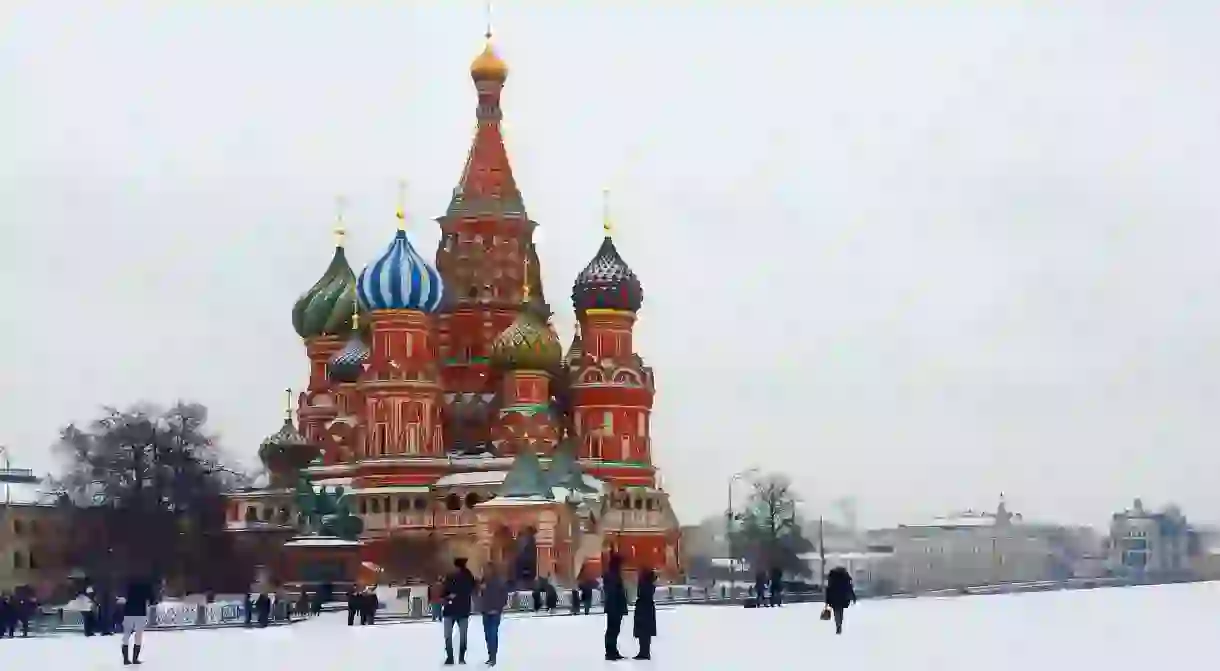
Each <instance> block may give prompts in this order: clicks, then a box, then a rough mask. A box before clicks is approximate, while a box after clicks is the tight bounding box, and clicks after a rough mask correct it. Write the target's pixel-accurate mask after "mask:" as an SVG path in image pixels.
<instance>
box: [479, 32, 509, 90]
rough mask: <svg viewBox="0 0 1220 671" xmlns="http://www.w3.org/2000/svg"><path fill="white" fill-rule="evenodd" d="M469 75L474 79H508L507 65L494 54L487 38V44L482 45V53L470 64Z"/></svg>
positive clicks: (494, 51)
mask: <svg viewBox="0 0 1220 671" xmlns="http://www.w3.org/2000/svg"><path fill="white" fill-rule="evenodd" d="M470 76H471V77H473V78H474V80H475V81H479V80H483V79H498V80H500V81H504V80H505V79H508V65H507V64H506V63H505V62H504V60H503V59H501V58H500V57H499V56H498V55H496V50H495V49H492V48H491V40H487V46H485V47H483V53H481V54H479V55H478V56H476V57H475V59H474V61H473V62H472V63H471V64H470Z"/></svg>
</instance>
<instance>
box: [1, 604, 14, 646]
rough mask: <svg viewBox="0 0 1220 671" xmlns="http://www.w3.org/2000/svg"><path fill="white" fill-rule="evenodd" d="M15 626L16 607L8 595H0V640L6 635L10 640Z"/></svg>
mask: <svg viewBox="0 0 1220 671" xmlns="http://www.w3.org/2000/svg"><path fill="white" fill-rule="evenodd" d="M16 626H17V606H16V604H14V603H13V599H12V598H11V597H10V596H9V595H7V594H0V638H4V636H5V635H6V634H7V635H8V637H9V638H12V637H13V630H14V629H15V628H16Z"/></svg>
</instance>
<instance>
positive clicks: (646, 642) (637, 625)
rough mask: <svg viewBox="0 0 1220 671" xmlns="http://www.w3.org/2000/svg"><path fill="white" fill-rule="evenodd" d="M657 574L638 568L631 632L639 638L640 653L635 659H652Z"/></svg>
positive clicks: (648, 569)
mask: <svg viewBox="0 0 1220 671" xmlns="http://www.w3.org/2000/svg"><path fill="white" fill-rule="evenodd" d="M656 591H657V574H656V573H654V572H653V570H652V569H650V568H645V569H641V570H640V583H639V586H638V587H636V592H635V622H633V623H632V633H633V634H635V637H636V638H638V639H640V654H638V655H636V656H635V659H652V637H653V636H656V635H657V602H656V600H655V599H654V598H653V595H654V594H656Z"/></svg>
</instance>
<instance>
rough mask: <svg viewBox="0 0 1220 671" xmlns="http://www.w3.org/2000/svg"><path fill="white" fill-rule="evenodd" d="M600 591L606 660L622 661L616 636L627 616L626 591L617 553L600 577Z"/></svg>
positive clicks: (620, 562) (621, 563)
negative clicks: (604, 625) (603, 593)
mask: <svg viewBox="0 0 1220 671" xmlns="http://www.w3.org/2000/svg"><path fill="white" fill-rule="evenodd" d="M602 591H603V592H605V597H604V604H603V606H604V608H605V611H606V660H607V661H611V662H615V661H618V660H620V659H623V656H622V655H620V654H619V652H618V635H619V632H620V631H622V628H623V618H624V617H626V616H627V589H626V587H624V586H623V558H622V557H620V556H619V555H618V554H617V553H612V554H611V555H610V561H609V562H608V563H607V565H606V572H605V574H604V575H602Z"/></svg>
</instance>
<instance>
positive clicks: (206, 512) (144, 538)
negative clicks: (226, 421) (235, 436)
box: [56, 403, 249, 590]
mask: <svg viewBox="0 0 1220 671" xmlns="http://www.w3.org/2000/svg"><path fill="white" fill-rule="evenodd" d="M206 423H207V409H206V408H205V407H204V406H202V405H200V404H197V403H178V404H176V405H174V406H173V407H171V408H169V409H168V410H160V409H158V408H156V407H154V406H149V405H138V406H134V407H132V408H129V409H127V410H118V409H116V408H106V409H105V410H104V414H103V415H102V417H100V418H98V419H97V420H95V421H94V422H92V423H91V424H90V425H89V426H88V427H87V428H86V429H81V428H80V427H77V426H76V425H69V426H67V427H65V428H64V429H63V431H62V432H61V434H60V440H59V443H58V444H57V446H56V451H57V452H58V453H59V454H60V456H61V457H63V458H64V462H65V463H64V468H63V470H62V472H61V474H60V477H59V479H58V481H57V483H58V486H59V488H60V490H61V492H62V493H63V496H62V499H63V501H64V505H66V506H68V507H70V508H71V509H72V510H71V513H72V514H71V517H72V521H73V523H74V527H75V528H76V529H78V530H79V531H78V532H77V533H74V534H73V539H72V541H73V542H72V545H73V547H72V549H71V550H70V552H69V554H70V556H71V557H72V559H73V561H74V563H75V564H76V565H77V566H79V567H81V568H84V569H86V570H87V571H88V572H89V573H90V574H91V575H93V576H94V577H95V579H102V580H108V581H111V582H113V581H115V580H117V579H119V578H121V577H122V576H124V575H127V574H130V573H135V572H140V573H145V574H153V575H157V576H163V577H171V578H178V579H180V580H181V581H182V582H184V583H186V584H188V585H191V586H193V587H196V588H199V589H203V590H216V589H221V588H224V587H229V586H236V585H240V584H249V576H248V575H246V574H247V573H248V571H247V570H246V568H247V567H245V566H244V564H245V562H242V561H239V560H238V555H237V554H236V553H235V552H234V549H233V547H232V543H231V539H230V537H229V536H228V535H227V534H225V533H224V526H225V506H224V499H223V493H224V491H226V490H227V489H229V488H230V487H233V486H235V485H236V484H238V483H239V482H241V480H242V479H243V477H244V476H243V475H242V474H241V472H240V471H239V470H237V469H233V468H229V467H227V466H225V465H224V454H223V452H222V451H221V449H220V448H219V447H218V445H217V443H216V439H215V437H214V436H212V435H210V434H209V433H208V432H207V431H206V429H205V425H206ZM192 583H193V584H192Z"/></svg>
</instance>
